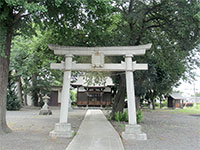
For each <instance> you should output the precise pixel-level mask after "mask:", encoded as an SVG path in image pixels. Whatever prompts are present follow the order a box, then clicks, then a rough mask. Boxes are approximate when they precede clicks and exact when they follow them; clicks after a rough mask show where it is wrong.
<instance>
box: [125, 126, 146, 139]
mask: <svg viewBox="0 0 200 150" xmlns="http://www.w3.org/2000/svg"><path fill="white" fill-rule="evenodd" d="M122 138H123V139H124V140H147V135H146V134H145V133H143V132H142V131H141V126H140V125H130V124H128V125H126V127H125V132H122Z"/></svg>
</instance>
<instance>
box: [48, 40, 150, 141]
mask: <svg viewBox="0 0 200 150" xmlns="http://www.w3.org/2000/svg"><path fill="white" fill-rule="evenodd" d="M49 48H50V49H51V50H54V54H56V55H64V56H65V62H61V63H51V69H60V70H63V71H64V77H63V86H62V96H61V110H60V120H59V123H57V124H56V125H55V130H53V131H51V132H50V136H56V137H71V136H72V133H73V131H72V130H71V125H70V124H69V123H68V104H69V98H70V79H71V71H109V72H110V71H125V74H126V81H128V82H126V89H127V90H126V91H127V98H128V114H129V115H128V125H126V127H125V132H123V133H122V137H123V138H124V139H138V140H146V139H147V137H146V134H145V133H142V132H141V127H140V125H137V118H136V106H135V89H134V79H133V71H136V70H147V69H148V65H147V64H141V63H139V64H138V63H136V61H134V62H133V61H132V58H133V56H137V55H144V54H145V52H146V50H148V49H150V48H151V44H147V45H140V46H120V47H68V46H59V45H49ZM73 56H91V59H92V60H91V62H92V63H91V64H84V63H76V62H73V61H72V58H73ZM104 56H124V57H125V62H121V63H119V64H118V63H109V64H108V63H104Z"/></svg>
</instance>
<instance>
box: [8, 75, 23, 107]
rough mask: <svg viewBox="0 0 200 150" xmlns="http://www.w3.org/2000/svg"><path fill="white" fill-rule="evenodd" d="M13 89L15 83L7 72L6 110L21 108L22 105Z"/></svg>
mask: <svg viewBox="0 0 200 150" xmlns="http://www.w3.org/2000/svg"><path fill="white" fill-rule="evenodd" d="M15 89H16V86H15V82H14V80H13V78H12V77H11V74H10V72H9V78H8V89H7V90H8V94H7V106H6V108H7V110H20V109H21V107H22V104H21V102H20V100H19V99H18V97H17V95H16V93H15Z"/></svg>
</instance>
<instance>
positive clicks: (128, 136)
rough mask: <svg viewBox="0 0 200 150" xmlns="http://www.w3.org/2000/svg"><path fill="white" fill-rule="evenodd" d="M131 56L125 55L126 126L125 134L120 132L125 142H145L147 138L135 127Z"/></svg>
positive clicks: (139, 128) (135, 116)
mask: <svg viewBox="0 0 200 150" xmlns="http://www.w3.org/2000/svg"><path fill="white" fill-rule="evenodd" d="M132 57H133V55H126V57H125V62H126V90H127V98H128V119H129V120H128V125H126V127H125V132H122V137H123V138H124V139H125V140H146V139H147V136H146V134H145V133H142V132H141V126H140V125H137V115H136V105H135V104H136V103H135V88H134V79H133V62H132Z"/></svg>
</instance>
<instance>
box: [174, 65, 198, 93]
mask: <svg viewBox="0 0 200 150" xmlns="http://www.w3.org/2000/svg"><path fill="white" fill-rule="evenodd" d="M195 72H196V73H197V74H198V75H200V68H199V69H197V70H195ZM194 88H195V92H198V93H200V77H196V81H194V82H193V83H192V84H189V83H187V82H182V84H181V85H180V86H179V87H178V88H176V89H175V90H178V91H181V92H183V94H182V95H183V96H190V95H194Z"/></svg>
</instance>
